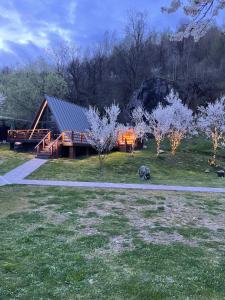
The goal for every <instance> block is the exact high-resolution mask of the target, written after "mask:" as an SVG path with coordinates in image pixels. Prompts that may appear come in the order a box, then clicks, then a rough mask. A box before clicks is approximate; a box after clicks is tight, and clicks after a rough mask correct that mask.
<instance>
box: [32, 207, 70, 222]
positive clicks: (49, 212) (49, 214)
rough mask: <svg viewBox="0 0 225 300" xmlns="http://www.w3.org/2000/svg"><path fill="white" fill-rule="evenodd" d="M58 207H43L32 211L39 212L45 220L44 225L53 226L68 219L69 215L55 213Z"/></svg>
mask: <svg viewBox="0 0 225 300" xmlns="http://www.w3.org/2000/svg"><path fill="white" fill-rule="evenodd" d="M59 207H60V206H59V205H55V204H52V205H43V206H41V207H39V208H38V209H35V210H34V211H37V212H40V213H41V214H42V215H43V216H44V218H45V223H49V224H54V225H59V224H62V223H63V222H65V221H66V220H68V219H69V217H70V215H71V213H70V212H67V213H59V212H56V209H57V208H59Z"/></svg>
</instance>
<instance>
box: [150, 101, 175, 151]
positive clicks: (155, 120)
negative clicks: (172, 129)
mask: <svg viewBox="0 0 225 300" xmlns="http://www.w3.org/2000/svg"><path fill="white" fill-rule="evenodd" d="M146 119H147V120H148V125H149V130H148V131H149V132H150V133H151V134H152V135H153V136H154V138H155V141H156V149H157V150H156V151H157V156H158V155H159V154H160V145H161V142H162V141H163V140H164V138H165V136H166V135H167V134H168V131H169V124H170V122H169V119H168V118H167V107H163V106H162V105H161V104H159V105H158V107H157V108H155V109H154V110H153V111H152V113H151V114H149V113H146Z"/></svg>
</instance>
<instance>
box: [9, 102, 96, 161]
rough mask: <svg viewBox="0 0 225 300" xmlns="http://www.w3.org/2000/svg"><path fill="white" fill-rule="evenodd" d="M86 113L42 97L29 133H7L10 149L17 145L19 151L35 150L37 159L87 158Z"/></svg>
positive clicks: (69, 104)
mask: <svg viewBox="0 0 225 300" xmlns="http://www.w3.org/2000/svg"><path fill="white" fill-rule="evenodd" d="M85 111H86V108H84V107H81V106H79V105H76V104H73V103H70V102H66V101H63V100H61V99H57V98H54V97H50V96H45V97H44V100H43V102H42V104H41V106H40V108H39V110H38V112H37V114H36V116H35V118H34V121H33V123H32V125H31V128H30V129H29V130H9V132H8V141H9V142H10V144H11V148H13V147H14V145H15V144H17V145H18V144H20V146H21V148H28V147H29V148H30V149H35V150H36V151H37V157H40V158H50V157H52V158H53V157H55V158H57V157H59V156H68V157H70V158H74V157H75V156H76V154H86V155H87V154H88V153H89V149H90V145H89V143H88V141H87V140H86V138H85V132H86V131H87V130H88V128H89V123H88V120H87V117H86V114H85Z"/></svg>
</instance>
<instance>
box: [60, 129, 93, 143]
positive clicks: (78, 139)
mask: <svg viewBox="0 0 225 300" xmlns="http://www.w3.org/2000/svg"><path fill="white" fill-rule="evenodd" d="M62 141H63V142H64V143H75V144H86V145H88V144H89V143H88V140H87V138H86V135H85V133H83V132H77V131H64V132H63V134H62Z"/></svg>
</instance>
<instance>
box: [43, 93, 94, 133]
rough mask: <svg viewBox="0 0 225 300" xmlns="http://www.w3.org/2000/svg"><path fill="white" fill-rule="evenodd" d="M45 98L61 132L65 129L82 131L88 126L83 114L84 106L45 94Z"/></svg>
mask: <svg viewBox="0 0 225 300" xmlns="http://www.w3.org/2000/svg"><path fill="white" fill-rule="evenodd" d="M45 99H46V101H47V103H48V107H49V109H50V110H51V112H52V114H53V115H54V117H55V120H56V123H57V125H58V128H59V130H60V131H61V132H62V131H66V130H73V131H80V132H82V131H86V130H87V129H88V128H89V127H90V125H89V122H88V119H87V117H86V114H85V112H86V111H87V109H86V108H84V107H82V106H79V105H76V104H73V103H70V102H66V101H63V100H61V99H57V98H55V97H50V96H47V95H46V96H45Z"/></svg>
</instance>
